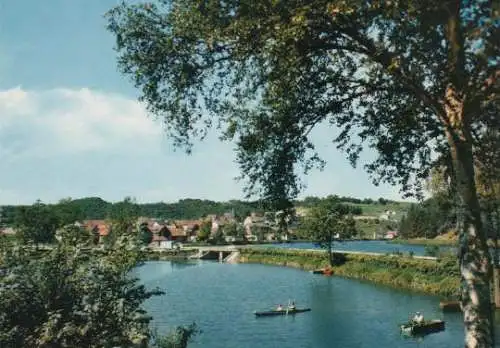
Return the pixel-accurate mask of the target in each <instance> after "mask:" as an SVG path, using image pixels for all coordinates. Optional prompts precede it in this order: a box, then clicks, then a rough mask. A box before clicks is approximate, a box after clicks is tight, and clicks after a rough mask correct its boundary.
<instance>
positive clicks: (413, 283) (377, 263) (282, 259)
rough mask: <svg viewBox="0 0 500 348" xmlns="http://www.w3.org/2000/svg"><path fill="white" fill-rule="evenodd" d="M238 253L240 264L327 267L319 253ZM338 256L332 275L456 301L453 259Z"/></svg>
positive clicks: (267, 250)
mask: <svg viewBox="0 0 500 348" xmlns="http://www.w3.org/2000/svg"><path fill="white" fill-rule="evenodd" d="M240 252H241V260H242V261H243V262H252V263H266V264H275V265H281V266H289V267H297V268H301V269H306V270H314V269H319V268H323V267H325V266H328V265H329V264H328V261H327V260H325V257H324V254H323V253H322V252H314V251H299V250H293V251H292V250H284V249H278V248H265V249H264V248H262V249H255V248H253V249H242V250H240ZM337 254H338V253H335V255H337ZM340 255H341V256H339V257H342V258H344V259H345V262H344V263H343V264H342V265H337V266H335V267H334V268H333V272H334V275H338V276H343V277H348V278H355V279H362V280H368V281H372V282H375V283H379V284H384V285H388V286H392V287H395V288H399V289H407V290H412V291H417V292H422V293H428V294H433V295H440V296H442V297H445V298H457V297H458V291H459V287H460V274H459V271H458V267H457V260H456V257H444V258H442V259H440V260H438V261H432V260H422V259H417V258H414V257H404V256H403V255H388V256H371V255H355V254H345V255H344V254H340Z"/></svg>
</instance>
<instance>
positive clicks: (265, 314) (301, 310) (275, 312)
mask: <svg viewBox="0 0 500 348" xmlns="http://www.w3.org/2000/svg"><path fill="white" fill-rule="evenodd" d="M310 310H311V308H297V309H293V310H291V309H289V310H286V309H282V310H276V309H275V310H272V311H265V312H254V314H255V315H256V316H258V317H269V316H274V315H287V314H288V315H293V314H297V313H304V312H309V311H310Z"/></svg>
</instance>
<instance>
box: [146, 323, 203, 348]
mask: <svg viewBox="0 0 500 348" xmlns="http://www.w3.org/2000/svg"><path fill="white" fill-rule="evenodd" d="M201 332H202V331H201V330H200V329H199V328H198V327H197V326H196V324H195V323H193V324H191V325H188V326H185V327H183V326H179V327H177V328H176V329H175V330H174V331H173V332H171V333H170V334H169V335H167V336H159V337H155V338H154V339H153V340H154V346H153V347H155V348H185V347H187V344H188V342H189V341H190V340H191V339H192V338H193V337H194V336H196V335H198V334H200V333H201Z"/></svg>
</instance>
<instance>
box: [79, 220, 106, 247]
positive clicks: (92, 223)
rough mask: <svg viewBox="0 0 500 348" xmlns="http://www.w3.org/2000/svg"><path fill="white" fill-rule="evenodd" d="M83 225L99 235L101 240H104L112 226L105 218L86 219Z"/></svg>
mask: <svg viewBox="0 0 500 348" xmlns="http://www.w3.org/2000/svg"><path fill="white" fill-rule="evenodd" d="M82 226H83V227H84V228H85V229H87V230H89V231H91V232H92V233H93V234H94V235H95V236H96V237H98V238H99V242H102V241H103V240H104V238H106V236H107V235H108V234H109V232H110V231H111V226H110V225H109V224H108V223H107V222H106V221H105V220H85V221H83V224H82Z"/></svg>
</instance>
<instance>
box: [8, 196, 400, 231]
mask: <svg viewBox="0 0 500 348" xmlns="http://www.w3.org/2000/svg"><path fill="white" fill-rule="evenodd" d="M336 198H338V199H339V201H341V202H343V203H346V204H351V205H353V206H356V207H358V208H359V209H358V211H357V212H356V213H357V215H358V216H357V218H358V219H367V220H368V219H375V218H378V217H379V216H380V215H381V214H383V213H384V212H385V211H386V210H391V211H394V212H395V215H394V216H393V219H397V220H398V221H399V219H400V218H401V216H402V214H403V213H404V212H405V211H406V210H407V209H408V207H409V205H410V203H406V202H394V201H389V200H385V199H382V198H380V199H379V200H372V199H364V200H362V199H357V198H351V197H336ZM322 199H323V198H319V197H306V198H305V199H303V200H296V201H294V205H295V207H296V209H297V212H298V214H299V215H301V214H303V213H306V212H307V210H308V209H309V208H310V207H312V206H314V205H316V204H318V203H319V202H321V200H322ZM67 204H69V205H70V206H71V207H72V208H74V209H75V210H78V211H79V212H81V214H80V215H81V216H82V217H83V218H84V219H106V218H107V217H108V216H109V215H110V213H111V212H112V210H113V207H115V206H116V205H117V204H118V203H111V202H107V201H105V200H103V199H102V198H99V197H86V198H78V199H74V200H72V201H69V202H68V203H67ZM136 206H137V211H138V213H139V215H140V216H146V217H151V218H158V219H171V220H176V219H196V218H200V217H203V216H206V215H208V214H217V215H222V214H224V213H228V212H231V213H233V214H234V215H235V216H236V217H237V218H239V219H240V220H242V219H244V218H245V217H246V216H248V215H249V214H250V213H251V212H257V213H263V212H265V211H266V207H265V205H264V204H263V203H262V202H259V201H253V202H252V201H240V200H230V201H226V202H216V201H211V200H202V199H192V198H187V199H181V200H179V201H178V202H175V203H164V202H159V203H143V204H136ZM19 207H20V206H12V205H11V206H3V207H2V210H3V213H2V223H3V224H6V225H10V224H12V222H13V220H14V217H15V214H16V210H17V209H18V208H19Z"/></svg>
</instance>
